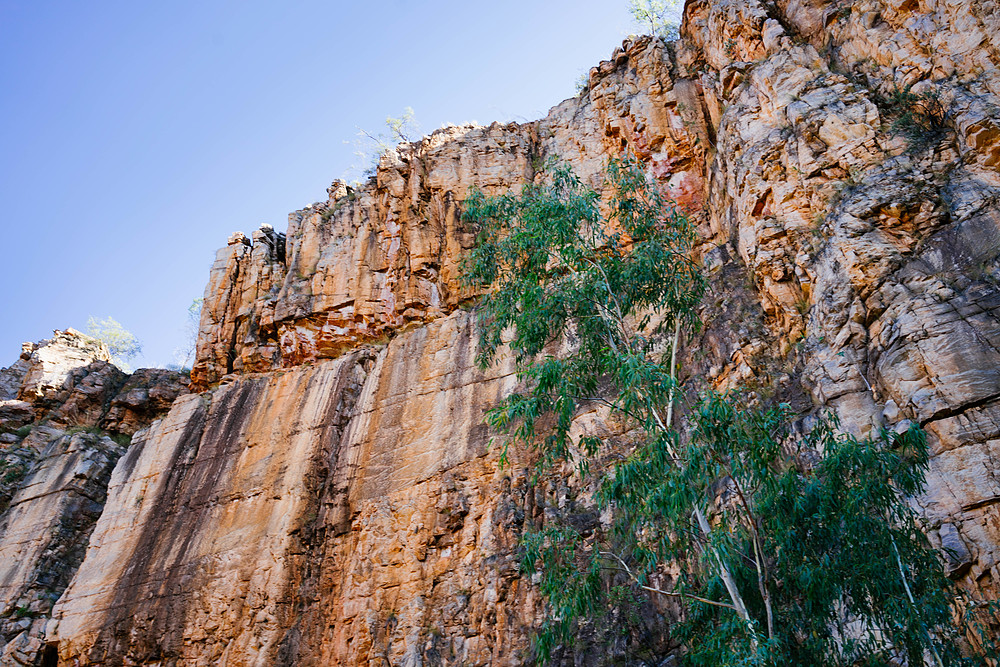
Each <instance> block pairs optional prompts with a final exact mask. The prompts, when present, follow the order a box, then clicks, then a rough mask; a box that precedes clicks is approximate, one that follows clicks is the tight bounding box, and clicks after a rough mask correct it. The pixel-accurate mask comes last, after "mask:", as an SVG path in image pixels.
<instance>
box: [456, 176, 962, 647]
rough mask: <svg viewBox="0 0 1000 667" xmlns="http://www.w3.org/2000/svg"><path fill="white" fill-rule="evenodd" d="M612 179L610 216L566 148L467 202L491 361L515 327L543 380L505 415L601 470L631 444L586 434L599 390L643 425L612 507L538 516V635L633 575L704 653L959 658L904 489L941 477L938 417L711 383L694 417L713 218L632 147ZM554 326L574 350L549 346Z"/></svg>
mask: <svg viewBox="0 0 1000 667" xmlns="http://www.w3.org/2000/svg"><path fill="white" fill-rule="evenodd" d="M607 185H608V186H609V190H610V193H611V194H610V197H609V198H608V199H607V200H606V201H605V206H606V210H607V211H608V215H607V217H602V216H601V214H600V208H601V207H600V202H599V197H598V195H597V194H596V193H595V192H594V191H592V190H590V189H588V188H586V187H584V186H583V185H582V183H581V182H580V180H579V179H578V178H577V177H576V176H574V175H573V173H572V171H571V170H570V169H569V168H568V167H566V166H564V165H556V166H555V167H554V168H553V169H552V170H551V172H550V176H549V179H548V181H547V182H545V183H542V184H529V185H526V186H524V187H523V188H522V190H521V192H520V194H506V195H502V196H499V197H486V196H484V195H483V194H482V193H481V192H478V191H473V192H472V193H471V195H470V197H469V199H468V200H467V202H466V216H467V218H468V219H469V220H470V221H472V222H473V223H474V224H476V225H478V227H479V229H480V235H479V244H478V246H477V248H476V249H475V250H473V251H472V252H471V253H470V255H469V257H468V258H467V261H466V263H465V277H466V280H467V282H468V283H469V284H472V285H475V286H477V287H479V288H492V289H491V291H489V292H488V293H487V294H486V295H485V296H484V297H483V298H482V301H481V302H480V304H479V306H478V314H479V321H480V326H481V340H480V343H481V353H480V362H481V363H482V364H483V365H488V364H490V363H492V361H493V360H494V358H495V356H496V354H497V352H498V350H499V348H500V347H501V345H502V344H504V342H507V341H508V339H509V346H510V349H511V351H512V352H513V354H514V357H515V360H516V363H517V372H518V376H519V378H520V379H521V380H522V381H523V383H524V386H526V387H527V389H526V390H525V391H523V392H516V393H513V394H511V395H509V396H507V397H506V398H505V399H504V400H503V401H502V402H501V403H500V405H499V406H497V407H496V408H495V409H493V410H491V411H490V412H489V413H488V421H489V423H490V424H491V425H492V426H493V427H494V428H495V429H497V430H498V431H500V432H502V433H506V434H509V435H510V436H511V438H510V439H509V440H508V442H513V443H517V444H521V445H525V446H527V447H529V448H531V450H532V451H533V452H534V454H535V456H536V457H537V460H538V461H539V464H538V465H539V471H540V472H541V473H543V474H544V473H545V472H552V471H553V470H554V466H555V465H556V464H559V463H561V462H564V461H570V462H574V463H575V464H576V465H577V467H578V468H579V470H580V473H581V475H584V476H585V475H587V474H589V470H590V462H591V461H592V460H594V459H595V458H596V457H597V456H598V454H599V453H601V452H604V453H609V452H612V451H614V449H613V447H614V446H613V445H611V443H606V442H604V441H603V440H601V439H600V438H598V437H595V436H593V435H584V436H578V437H574V436H573V435H571V426H572V423H573V418H574V415H575V414H576V412H577V408H578V407H580V406H581V405H584V404H588V403H589V404H593V403H601V404H604V405H606V406H608V407H609V408H610V409H611V410H612V411H613V412H614V413H617V414H618V416H620V417H621V418H623V419H624V420H625V421H626V422H627V423H628V424H630V425H631V426H634V427H638V429H636V430H637V432H639V433H642V434H643V435H642V437H641V438H640V439H639V441H638V443H637V444H636V445H635V446H634V448H633V450H632V451H631V453H630V454H629V455H628V457H627V458H625V460H624V461H621V462H619V463H618V464H616V465H614V466H613V467H612V469H611V470H610V471H609V472H608V473H607V474H606V475H605V476H604V477H603V479H602V481H601V483H600V485H599V492H598V503H599V504H600V505H601V507H602V508H607V507H610V508H613V510H614V512H613V514H614V516H615V517H616V518H615V522H614V525H613V527H611V529H602V528H598V529H596V530H591V531H586V530H579V529H576V528H573V527H570V526H563V525H556V526H552V525H550V526H549V527H547V528H546V529H545V530H542V531H540V532H533V533H532V532H529V533H527V534H526V536H525V538H524V541H523V547H524V552H525V558H524V566H525V568H526V570H527V571H529V572H532V573H537V574H538V576H539V577H540V579H539V581H540V587H541V590H542V592H543V594H544V595H545V598H546V600H547V603H548V606H549V610H550V615H549V621H548V622H547V623H546V626H545V627H544V629H543V631H542V632H541V634H540V636H539V637H538V641H537V644H536V647H537V649H538V652H539V656H540V657H541V658H542V659H543V660H546V659H548V658H549V656H550V654H551V653H552V651H553V650H556V649H557V648H558V647H559V646H561V645H566V644H567V643H568V642H570V641H571V639H572V637H573V636H574V632H573V630H574V629H575V628H576V627H578V625H579V624H580V623H582V622H585V621H589V620H591V619H593V618H594V617H596V616H599V615H601V614H602V613H603V612H604V611H605V610H606V609H607V608H608V605H609V602H610V601H611V598H612V597H616V596H620V594H621V592H622V590H628V591H630V592H631V593H632V594H639V595H651V596H664V597H667V598H672V599H674V600H676V601H677V602H679V604H680V605H681V609H682V612H681V619H680V620H679V622H678V623H677V624H676V626H674V627H673V628H672V634H673V635H674V636H675V637H676V638H677V639H679V640H681V641H682V642H683V645H684V654H683V660H684V661H685V662H686V663H687V664H691V665H731V664H753V665H857V664H864V665H888V664H907V665H919V664H922V663H923V661H924V659H925V657H927V658H928V659H930V660H932V661H933V662H934V663H936V664H938V665H942V664H959V662H960V658H959V655H958V652H957V651H956V650H955V646H954V641H953V640H954V637H955V631H954V629H953V627H952V626H951V624H950V623H949V621H950V608H949V598H948V596H947V590H948V581H947V579H946V578H945V577H944V576H943V574H942V573H941V569H940V567H939V566H938V563H937V561H936V558H935V555H934V553H933V551H932V550H931V549H930V547H929V545H928V543H927V541H926V539H925V538H924V536H923V534H922V533H921V532H920V530H918V527H917V524H916V522H915V520H914V517H913V515H912V514H911V513H910V511H909V509H908V507H907V505H906V503H905V502H904V496H905V495H907V494H913V493H916V492H918V491H919V490H920V488H921V487H922V485H923V480H924V471H925V469H926V465H927V447H926V443H925V439H924V437H923V433H922V432H921V431H920V430H919V429H917V428H913V429H910V430H908V431H906V432H904V433H901V434H895V433H886V432H883V433H880V434H878V435H877V436H876V437H874V438H870V439H866V440H857V439H856V438H852V437H850V436H845V435H839V434H838V433H837V432H836V429H835V423H833V422H831V421H830V420H827V421H821V422H820V423H819V424H818V425H817V426H816V427H815V428H813V429H812V430H811V432H810V433H809V435H807V436H804V437H794V436H793V434H792V432H791V429H790V428H789V420H790V415H789V414H788V411H787V409H786V408H784V407H781V406H779V407H777V408H773V409H770V410H746V409H739V408H737V407H736V404H735V402H734V400H733V399H732V397H730V396H720V395H716V394H711V393H709V394H708V395H706V396H705V397H704V398H703V399H702V400H701V402H700V403H699V404H698V405H697V406H695V407H694V408H693V409H692V410H691V411H690V415H689V419H688V420H687V423H686V425H685V427H684V428H682V429H680V430H678V429H675V428H674V427H673V425H672V422H673V421H674V414H673V413H674V403H675V400H674V397H675V394H676V392H677V391H678V384H677V373H676V358H677V348H678V344H679V341H680V337H681V334H682V333H683V331H684V330H685V328H687V327H689V326H692V325H693V324H694V323H695V315H694V312H695V308H696V306H697V305H698V303H699V301H700V299H701V296H702V293H703V292H704V290H705V285H706V283H705V279H704V278H703V276H702V275H701V272H700V270H699V267H698V266H697V265H696V264H695V263H694V262H693V261H692V259H691V249H692V245H693V243H694V241H695V231H694V227H693V225H692V223H691V221H690V220H689V219H688V218H687V217H686V216H685V215H683V214H682V213H680V212H679V211H678V210H676V209H675V208H673V207H672V206H670V205H669V204H668V202H666V201H664V200H663V199H662V198H661V196H660V195H659V193H658V192H657V191H656V189H655V188H653V187H651V186H650V185H649V184H648V182H647V179H646V176H645V173H644V172H643V170H642V169H641V168H640V166H639V165H638V164H636V163H635V162H632V161H629V160H625V161H618V160H613V161H612V162H611V163H610V165H609V167H608V170H607ZM556 345H561V346H562V347H564V348H568V350H566V351H564V352H562V353H560V354H559V355H558V356H557V355H555V354H551V353H549V352H547V350H552V349H553V347H554V346H556ZM542 420H544V422H543V421H542ZM543 423H544V424H545V426H544V428H543V427H542V424H543ZM609 445H611V446H609ZM506 446H507V445H505V449H504V451H503V454H502V456H501V460H502V462H505V461H506V460H507V453H508V452H507V449H506ZM667 563H672V564H675V565H676V566H677V569H676V571H677V572H678V574H676V575H674V576H667V575H666V574H665V570H664V567H662V566H664V565H665V564H667Z"/></svg>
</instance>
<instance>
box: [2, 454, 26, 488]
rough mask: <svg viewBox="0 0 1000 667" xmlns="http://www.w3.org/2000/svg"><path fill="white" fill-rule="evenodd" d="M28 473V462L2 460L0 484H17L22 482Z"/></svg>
mask: <svg viewBox="0 0 1000 667" xmlns="http://www.w3.org/2000/svg"><path fill="white" fill-rule="evenodd" d="M27 474H28V464H27V463H25V462H23V461H17V462H14V463H11V462H10V461H6V460H4V461H0V484H4V485H8V486H9V485H15V484H18V483H20V482H21V480H23V479H24V478H25V476H26V475H27Z"/></svg>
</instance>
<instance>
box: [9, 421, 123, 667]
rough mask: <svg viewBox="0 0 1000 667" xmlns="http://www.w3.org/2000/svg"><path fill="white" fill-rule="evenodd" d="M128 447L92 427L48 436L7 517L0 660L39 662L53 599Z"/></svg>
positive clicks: (76, 562) (64, 582) (69, 572)
mask: <svg viewBox="0 0 1000 667" xmlns="http://www.w3.org/2000/svg"><path fill="white" fill-rule="evenodd" d="M43 433H44V432H43ZM29 446H30V445H29ZM123 450H124V446H123V445H120V444H118V443H116V442H115V441H114V440H112V439H111V438H108V437H106V436H105V437H101V436H96V435H92V434H88V433H76V434H73V435H62V436H60V437H57V438H55V439H51V440H49V441H48V444H47V445H46V446H45V448H44V450H43V451H42V452H41V454H40V455H39V457H38V460H37V461H36V462H35V463H34V465H33V467H32V468H31V472H30V474H28V475H27V477H26V478H25V480H24V483H23V484H22V485H21V487H20V489H19V490H18V491H17V493H16V494H15V495H14V497H13V499H12V500H11V501H10V507H9V508H8V509H7V510H6V511H5V512H4V513H3V516H2V517H0V535H2V539H0V604H2V605H3V606H2V608H0V638H2V640H3V642H4V645H3V647H2V649H0V663H3V664H8V665H9V664H34V662H35V660H36V659H37V657H38V656H39V654H40V653H41V650H42V648H43V646H44V641H45V633H44V631H45V627H46V624H47V621H48V617H49V613H50V612H51V610H52V605H53V604H54V603H55V601H56V600H57V599H59V596H60V595H61V594H62V592H63V590H65V588H66V585H67V584H68V583H69V579H70V577H71V576H72V575H73V573H74V572H75V571H76V568H77V567H78V566H79V565H80V562H81V561H82V560H83V555H84V550H85V549H86V545H87V540H88V538H89V537H90V531H91V530H92V529H93V526H94V522H95V521H96V520H97V517H98V516H99V515H100V513H101V510H102V508H103V506H104V495H105V490H106V489H107V485H108V478H109V477H110V475H111V469H112V468H113V467H114V464H115V463H116V462H117V461H118V457H119V456H120V455H121V453H122V451H123Z"/></svg>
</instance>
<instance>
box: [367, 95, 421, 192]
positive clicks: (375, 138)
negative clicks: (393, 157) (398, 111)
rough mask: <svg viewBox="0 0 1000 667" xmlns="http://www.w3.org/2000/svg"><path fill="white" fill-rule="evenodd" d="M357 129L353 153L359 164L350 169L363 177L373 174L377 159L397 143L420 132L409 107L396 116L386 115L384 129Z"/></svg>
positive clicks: (394, 147)
mask: <svg viewBox="0 0 1000 667" xmlns="http://www.w3.org/2000/svg"><path fill="white" fill-rule="evenodd" d="M357 129H358V133H357V139H356V140H355V142H354V147H355V148H354V155H355V156H356V157H357V158H358V161H359V164H358V165H355V166H353V167H351V171H354V172H357V171H360V172H361V176H362V177H363V178H371V177H372V176H374V175H375V170H376V169H378V162H379V160H380V159H382V157H383V156H385V155H388V154H389V153H391V152H392V151H394V150H395V149H396V146H397V145H398V144H400V143H404V142H408V141H413V140H415V139H416V138H417V137H418V136H419V134H420V125H419V124H418V123H417V120H416V115H415V114H414V112H413V109H412V108H410V107H406V108H405V109H403V114H402V115H401V116H399V117H398V118H394V117H393V116H386V117H385V129H384V130H382V131H380V132H369V131H368V130H365V129H363V128H360V127H359V128H357Z"/></svg>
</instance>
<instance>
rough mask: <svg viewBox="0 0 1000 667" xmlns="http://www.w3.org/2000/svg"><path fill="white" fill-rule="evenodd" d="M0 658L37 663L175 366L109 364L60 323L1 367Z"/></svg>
mask: <svg viewBox="0 0 1000 667" xmlns="http://www.w3.org/2000/svg"><path fill="white" fill-rule="evenodd" d="M0 391H2V392H3V393H2V394H0V396H2V397H3V399H2V400H0V512H2V513H0V664H5V665H6V664H24V665H33V664H38V662H39V661H40V660H42V658H43V654H44V647H45V645H46V644H45V628H46V624H47V622H48V619H49V615H50V612H51V610H52V606H53V604H54V603H55V601H56V600H58V599H59V597H60V595H61V594H62V593H63V591H64V590H65V588H66V586H67V584H68V583H69V580H70V578H71V577H72V576H73V574H74V573H75V572H76V568H77V567H78V566H79V565H80V563H81V562H82V560H83V556H84V552H85V551H86V548H87V544H88V541H89V538H90V533H91V531H92V530H93V527H94V523H95V521H96V520H97V518H98V516H100V514H101V511H102V509H103V507H104V500H105V494H106V490H107V487H108V480H109V478H110V476H111V471H112V469H113V468H114V466H115V464H116V463H117V461H118V459H119V457H120V456H121V455H122V453H123V452H124V451H125V449H126V447H127V446H128V442H129V439H130V435H131V433H133V432H134V431H136V430H138V429H141V428H145V427H146V426H148V425H149V423H150V422H152V421H153V420H154V419H155V418H156V417H158V416H160V414H162V412H164V411H165V409H167V408H169V406H170V404H171V403H172V402H173V400H174V399H175V398H176V397H177V396H178V395H180V394H183V393H186V392H187V379H186V378H185V377H184V376H183V375H181V374H180V373H177V372H174V371H164V370H160V369H142V370H139V371H137V372H136V373H135V374H134V375H132V376H131V377H129V376H127V375H126V374H125V373H123V372H122V371H121V370H119V369H118V368H117V367H115V366H114V365H113V364H112V363H111V361H110V356H109V355H108V352H107V350H106V349H105V348H104V346H103V345H102V344H101V343H100V342H99V341H98V340H96V339H93V338H90V337H89V336H85V335H83V334H80V333H79V332H76V331H73V330H72V329H67V330H66V331H56V332H54V335H53V337H52V338H51V339H48V340H45V341H42V342H40V343H37V344H32V343H25V344H24V346H23V348H22V354H21V357H20V358H19V359H18V360H17V361H16V362H15V363H14V364H12V365H11V366H10V367H8V368H6V369H3V370H0Z"/></svg>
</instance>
